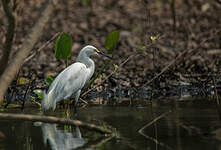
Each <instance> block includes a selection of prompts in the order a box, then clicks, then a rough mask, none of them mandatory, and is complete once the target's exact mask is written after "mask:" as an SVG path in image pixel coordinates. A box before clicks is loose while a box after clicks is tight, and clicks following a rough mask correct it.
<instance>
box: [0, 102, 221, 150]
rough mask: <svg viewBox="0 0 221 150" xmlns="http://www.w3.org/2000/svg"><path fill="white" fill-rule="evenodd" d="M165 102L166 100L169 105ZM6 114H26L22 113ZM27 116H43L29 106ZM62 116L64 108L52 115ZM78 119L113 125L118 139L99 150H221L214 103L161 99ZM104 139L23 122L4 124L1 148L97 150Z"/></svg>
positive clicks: (89, 112)
mask: <svg viewBox="0 0 221 150" xmlns="http://www.w3.org/2000/svg"><path fill="white" fill-rule="evenodd" d="M165 101H166V102H165ZM170 110H171V111H172V112H171V113H169V114H168V115H166V116H165V117H163V118H161V119H159V120H158V121H157V122H155V123H153V124H151V125H150V126H148V127H147V128H145V129H144V130H143V133H144V135H145V136H143V135H141V134H139V133H138V130H139V129H141V128H142V127H143V126H145V125H146V124H148V123H149V122H151V121H152V120H153V119H154V118H157V117H158V116H160V115H161V114H164V113H166V112H168V111H170ZM7 112H12V113H15V112H16V113H22V112H21V111H20V110H19V109H9V110H7ZM23 113H29V114H30V113H31V114H40V112H39V110H38V109H33V108H26V109H25V110H24V112H23ZM50 114H51V115H54V116H57V117H64V116H65V115H64V114H65V113H64V110H57V111H56V112H51V113H50ZM78 119H80V120H84V121H87V122H91V123H95V124H100V125H102V124H106V125H110V126H112V127H114V128H116V130H117V131H118V134H119V138H114V139H111V140H109V141H107V142H105V143H104V144H100V145H99V146H98V147H97V149H100V150H101V149H103V150H113V149H116V150H130V149H131V150H133V149H141V150H142V149H144V150H147V149H160V150H161V149H162V150H163V149H175V150H196V149H200V150H208V149H209V150H220V149H221V141H219V137H220V136H221V135H215V134H212V132H213V131H217V130H219V129H220V127H221V126H220V121H219V116H218V113H217V110H216V106H215V104H214V103H212V102H210V101H207V100H197V101H196V100H195V101H180V102H177V101H170V100H164V101H161V102H160V101H158V102H157V103H156V102H153V103H152V105H151V104H150V105H149V106H145V107H142V106H137V107H130V106H93V107H86V108H81V109H79V113H78ZM102 138H103V137H102V135H100V134H98V133H95V132H92V131H89V130H86V129H83V128H81V127H70V126H62V125H56V124H40V125H36V124H34V123H32V122H23V121H11V120H10V121H5V120H1V121H0V149H5V150H11V149H17V150H24V149H31V150H43V149H76V148H78V149H79V148H80V147H82V146H84V145H85V144H88V143H89V144H88V145H89V146H86V147H87V148H85V149H94V148H91V147H90V145H96V142H97V143H99V140H100V139H102Z"/></svg>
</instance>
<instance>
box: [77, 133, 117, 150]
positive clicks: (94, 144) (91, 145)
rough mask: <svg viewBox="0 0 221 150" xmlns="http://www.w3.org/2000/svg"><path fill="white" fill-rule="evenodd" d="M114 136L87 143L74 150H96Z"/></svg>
mask: <svg viewBox="0 0 221 150" xmlns="http://www.w3.org/2000/svg"><path fill="white" fill-rule="evenodd" d="M114 137H115V136H113V135H111V136H107V137H102V138H101V139H99V140H98V141H95V142H92V143H87V144H85V145H84V146H82V147H79V148H77V149H76V150H85V149H97V148H98V147H99V146H101V145H103V144H104V143H107V142H108V141H110V140H111V139H112V138H114Z"/></svg>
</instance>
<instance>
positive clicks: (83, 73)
mask: <svg viewBox="0 0 221 150" xmlns="http://www.w3.org/2000/svg"><path fill="white" fill-rule="evenodd" d="M89 73H90V71H89V69H88V68H87V67H86V65H84V64H82V63H79V62H77V63H74V64H72V65H70V66H69V67H68V68H66V69H65V70H63V71H62V72H61V73H60V74H59V75H58V76H57V77H56V79H55V80H54V81H53V83H52V84H51V86H50V88H49V90H48V93H49V92H51V91H53V92H54V94H53V95H54V98H55V99H56V101H60V100H61V99H64V98H69V97H70V96H71V95H72V94H74V93H75V92H77V91H78V90H80V89H82V88H83V86H84V85H85V83H86V81H87V80H88V74H89Z"/></svg>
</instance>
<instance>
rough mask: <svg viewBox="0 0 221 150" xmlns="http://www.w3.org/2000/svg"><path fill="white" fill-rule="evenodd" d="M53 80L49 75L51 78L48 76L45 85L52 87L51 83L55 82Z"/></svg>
mask: <svg viewBox="0 0 221 150" xmlns="http://www.w3.org/2000/svg"><path fill="white" fill-rule="evenodd" d="M53 80H54V79H53V78H52V77H51V76H50V75H49V76H47V78H46V79H45V83H46V84H47V85H48V86H50V85H51V83H52V82H53Z"/></svg>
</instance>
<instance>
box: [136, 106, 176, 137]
mask: <svg viewBox="0 0 221 150" xmlns="http://www.w3.org/2000/svg"><path fill="white" fill-rule="evenodd" d="M171 112H172V111H171V110H169V111H168V112H165V113H163V114H161V115H160V116H158V117H156V118H154V119H153V120H152V121H151V122H149V123H148V124H146V125H145V126H143V127H142V128H141V129H140V130H139V131H138V132H139V133H140V134H142V135H143V134H144V133H143V130H144V129H145V128H147V127H149V126H150V125H151V124H153V123H154V122H157V121H158V120H160V119H161V118H163V117H165V116H166V115H168V114H169V113H171Z"/></svg>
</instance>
